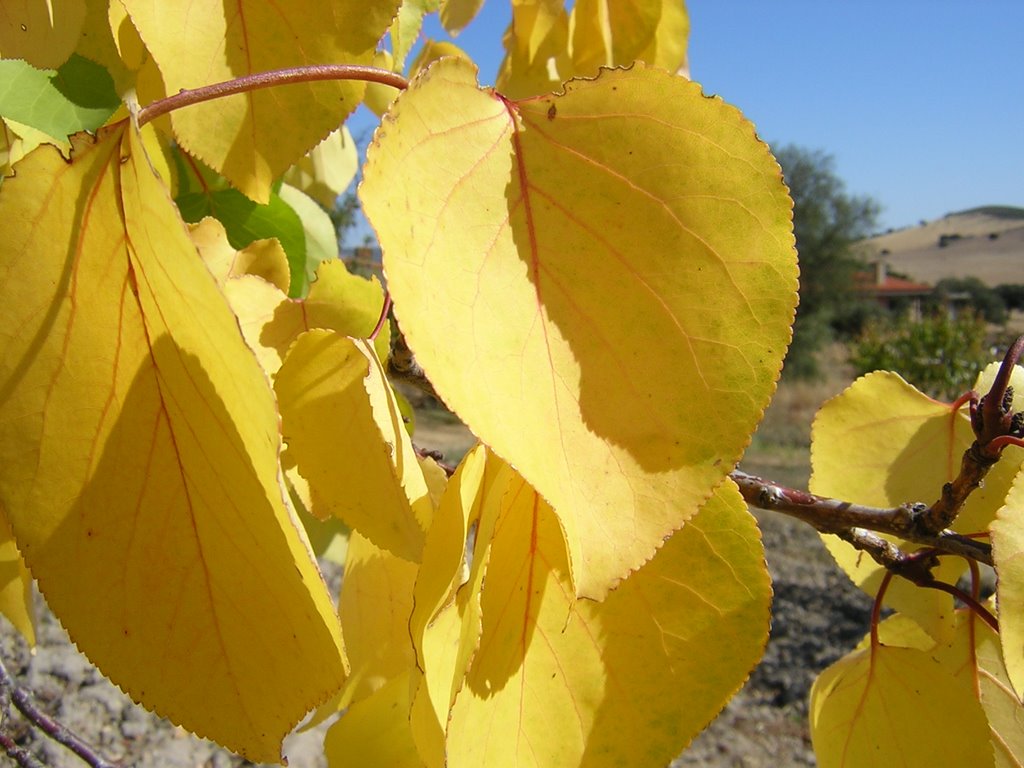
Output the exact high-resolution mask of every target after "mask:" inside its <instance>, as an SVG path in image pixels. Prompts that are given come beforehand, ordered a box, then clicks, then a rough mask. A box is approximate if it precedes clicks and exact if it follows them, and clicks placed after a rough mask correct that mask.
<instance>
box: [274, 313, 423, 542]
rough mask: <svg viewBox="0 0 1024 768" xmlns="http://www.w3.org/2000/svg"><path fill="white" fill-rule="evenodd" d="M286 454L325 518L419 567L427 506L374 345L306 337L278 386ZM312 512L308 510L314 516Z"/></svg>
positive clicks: (318, 334)
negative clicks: (332, 517) (336, 520)
mask: <svg viewBox="0 0 1024 768" xmlns="http://www.w3.org/2000/svg"><path fill="white" fill-rule="evenodd" d="M275 388H276V390H277V396H278V401H279V403H280V408H281V421H282V426H281V429H282V432H283V434H284V439H285V442H286V443H287V444H288V453H289V454H290V455H291V456H292V457H293V458H294V460H295V462H296V466H297V467H298V470H299V473H300V474H301V475H302V476H303V477H304V478H305V479H306V480H307V481H308V482H309V484H310V487H311V489H312V491H313V497H314V499H315V500H317V501H319V502H320V503H322V504H323V505H324V510H323V511H322V512H318V513H317V514H318V515H319V516H321V517H322V516H324V515H323V512H329V513H330V514H332V515H335V516H337V517H340V518H341V519H342V520H344V521H345V523H346V524H348V525H350V526H351V527H352V528H355V529H356V530H357V531H359V532H360V533H362V534H363V535H364V536H366V538H368V539H369V540H370V541H372V542H373V543H374V544H376V545H377V546H378V547H380V548H382V549H387V550H389V551H390V552H393V553H394V554H396V555H398V556H399V557H403V558H405V559H406V560H410V561H414V562H418V561H419V559H420V556H421V554H422V551H423V540H424V535H425V534H424V531H425V530H426V527H427V526H428V525H429V523H430V516H431V511H432V510H431V502H430V497H429V494H428V490H427V485H426V482H425V481H424V479H423V472H422V470H420V467H419V463H418V462H417V461H416V453H415V451H414V450H413V447H412V443H411V442H410V441H409V435H408V434H407V433H406V431H405V427H404V425H403V423H402V417H401V414H400V413H399V412H398V406H397V403H396V402H395V398H394V394H393V393H392V391H391V388H390V386H389V385H388V383H387V381H386V379H385V377H384V371H383V368H382V366H381V363H380V361H379V360H378V359H377V355H376V353H375V352H374V349H373V346H372V344H371V343H370V342H368V341H363V340H356V339H351V338H347V337H345V336H342V335H340V334H338V333H335V332H333V331H327V330H312V331H307V332H306V333H304V334H303V335H302V336H300V337H299V338H298V339H297V340H296V342H295V343H294V344H293V345H292V348H291V351H290V352H289V353H288V357H287V359H286V360H285V362H284V365H282V366H281V370H280V371H278V373H277V377H276V379H275ZM314 511H315V510H314Z"/></svg>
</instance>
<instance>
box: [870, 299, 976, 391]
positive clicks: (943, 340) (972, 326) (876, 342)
mask: <svg viewBox="0 0 1024 768" xmlns="http://www.w3.org/2000/svg"><path fill="white" fill-rule="evenodd" d="M989 359H990V354H989V351H988V349H987V346H986V344H985V320H984V318H983V317H981V316H979V315H976V314H974V313H964V314H962V315H960V316H959V317H957V318H951V317H950V316H949V315H948V314H947V313H945V312H937V313H935V314H932V315H930V316H928V317H925V318H924V319H922V320H920V321H918V322H914V321H912V320H908V319H901V320H897V321H893V320H889V321H880V322H872V323H869V324H868V325H867V327H866V328H865V330H864V332H863V333H862V334H861V335H860V336H859V337H858V338H857V339H856V340H855V341H854V342H853V343H852V345H851V354H850V364H851V365H852V366H853V368H854V370H855V371H856V373H857V375H861V374H864V373H868V372H870V371H877V370H890V371H896V372H897V373H899V374H900V375H901V376H902V377H903V378H905V379H906V380H907V381H909V382H910V383H911V384H913V385H914V386H916V387H917V388H918V389H920V390H921V391H923V392H926V393H928V394H929V395H931V396H933V397H938V398H946V399H954V398H956V397H958V396H959V395H960V394H962V393H963V392H966V391H967V390H968V389H970V387H971V385H972V384H973V383H974V378H975V377H976V376H977V375H978V371H979V370H980V369H981V368H982V367H983V366H984V365H985V363H987V362H988V360H989Z"/></svg>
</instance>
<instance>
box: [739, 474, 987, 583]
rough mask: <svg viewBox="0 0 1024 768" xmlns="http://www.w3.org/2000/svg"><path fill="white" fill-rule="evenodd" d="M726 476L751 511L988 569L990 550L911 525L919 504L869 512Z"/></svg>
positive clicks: (757, 479)
mask: <svg viewBox="0 0 1024 768" xmlns="http://www.w3.org/2000/svg"><path fill="white" fill-rule="evenodd" d="M730 477H732V479H733V480H734V481H735V483H736V485H738V486H739V488H740V493H742V494H743V498H744V499H745V500H746V502H747V504H749V505H750V506H752V507H757V508H758V509H764V510H767V511H769V512H781V513H783V514H785V515H789V516H790V517H795V518H797V519H798V520H803V521H804V522H805V523H808V524H809V525H811V526H812V527H813V528H815V529H817V530H819V531H821V532H822V533H831V534H836V535H841V536H842V535H844V534H845V536H844V538H845V537H848V536H850V535H853V534H851V533H850V532H851V531H852V530H853V529H858V528H859V529H867V530H871V531H876V532H878V533H889V534H892V535H894V536H899V537H900V538H903V539H907V540H908V541H913V542H915V543H917V544H924V545H925V546H928V547H932V548H934V549H937V550H939V551H941V552H943V553H945V554H950V555H960V556H962V557H966V558H969V559H971V560H976V561H978V562H980V563H985V564H987V565H992V547H991V546H990V545H988V544H986V543H985V542H981V541H975V540H974V539H972V538H970V537H967V536H963V535H961V534H959V533H954V532H953V531H948V530H942V531H939V532H938V533H928V532H926V531H922V530H920V529H919V527H918V526H917V525H916V522H915V521H916V519H917V517H918V515H919V514H920V510H922V509H927V507H925V506H924V505H923V504H901V505H900V506H898V507H892V508H889V509H886V508H881V507H868V506H864V505H862V504H854V503H852V502H849V501H840V500H839V499H830V498H827V497H825V496H816V495H814V494H813V493H807V492H806V491H800V490H796V489H794V488H787V487H785V486H782V485H779V484H778V483H775V482H773V481H771V480H763V479H762V478H760V477H756V476H754V475H750V474H747V473H746V472H744V471H742V470H739V469H737V470H734V471H733V472H732V474H731V475H730Z"/></svg>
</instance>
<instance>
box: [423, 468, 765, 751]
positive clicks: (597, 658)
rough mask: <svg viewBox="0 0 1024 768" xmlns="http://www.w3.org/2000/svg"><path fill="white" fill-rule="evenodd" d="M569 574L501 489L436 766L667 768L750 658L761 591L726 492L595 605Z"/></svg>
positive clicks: (551, 530)
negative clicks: (475, 644) (442, 761)
mask: <svg viewBox="0 0 1024 768" xmlns="http://www.w3.org/2000/svg"><path fill="white" fill-rule="evenodd" d="M484 514H486V512H485V513H484ZM481 527H483V526H481ZM693 563H700V564H701V566H700V568H699V569H695V568H693V567H692V564H693ZM567 569H568V562H567V560H566V557H565V549H564V544H563V542H562V539H561V535H560V532H559V530H558V523H557V519H556V518H555V516H554V515H553V514H552V513H551V510H550V507H548V506H547V504H546V503H545V502H544V501H543V500H542V499H540V497H539V496H537V494H536V493H535V492H533V491H532V489H530V487H529V486H528V485H526V484H525V483H524V482H523V481H522V480H521V479H518V478H513V479H512V480H511V482H510V484H509V487H508V490H507V491H506V493H505V494H504V497H503V499H502V501H501V509H500V513H499V516H498V518H497V521H496V525H495V528H494V535H493V538H492V540H491V545H490V554H489V562H488V564H487V566H486V577H485V579H484V581H483V592H482V596H481V610H482V617H483V621H482V635H481V637H480V644H479V648H478V649H477V651H476V653H475V654H474V656H473V660H472V665H471V667H470V669H469V672H468V675H467V677H466V681H465V683H464V684H463V686H462V688H461V690H459V691H458V693H457V694H456V696H455V705H454V708H453V709H452V714H451V720H450V722H449V723H448V747H447V748H448V764H449V765H452V766H473V765H487V766H499V767H500V766H524V765H536V766H551V767H552V768H554V767H555V766H564V765H581V766H646V765H662V764H667V763H668V762H670V761H671V760H672V758H673V757H674V756H675V755H677V754H678V753H679V752H680V751H681V750H682V749H683V748H684V747H685V746H686V744H687V743H688V742H689V740H690V739H692V738H693V737H694V736H695V735H696V734H697V733H698V732H699V731H700V730H701V729H702V728H703V727H704V726H705V725H706V724H707V723H708V722H709V721H710V720H711V719H712V718H713V717H714V716H715V715H716V714H717V713H718V711H719V710H720V709H721V708H722V707H723V706H724V704H725V702H726V701H727V700H728V698H729V697H730V696H731V695H732V694H733V693H734V692H735V691H736V690H737V689H738V688H739V686H740V685H741V684H742V682H743V681H744V680H745V679H746V676H747V674H748V672H749V670H750V669H751V667H752V666H753V665H754V664H755V663H756V661H757V660H758V659H759V658H760V656H761V652H762V651H763V648H764V643H765V642H766V640H767V631H768V609H769V603H770V588H769V584H768V576H767V572H766V569H765V565H764V559H763V550H762V547H761V543H760V537H759V534H758V531H757V528H756V525H755V524H754V521H753V518H752V517H751V516H750V514H749V513H748V512H747V510H746V508H745V505H744V504H743V501H742V499H741V498H740V496H739V493H738V492H737V490H736V488H735V486H733V485H732V484H731V483H727V484H726V485H723V486H722V487H721V488H720V489H719V491H718V492H717V493H716V495H715V496H713V497H712V499H711V500H710V501H709V502H708V503H707V505H706V506H705V507H704V508H703V509H702V510H701V512H700V513H699V514H698V515H697V516H696V517H695V518H694V519H693V520H691V521H690V522H689V523H688V524H687V525H686V526H685V527H684V528H683V529H682V530H681V531H680V532H678V533H677V534H676V535H675V536H673V537H672V538H671V539H670V540H669V541H667V542H666V543H665V545H664V547H663V548H662V549H661V550H660V551H659V552H658V554H657V555H656V556H655V558H654V559H653V560H652V561H651V562H650V563H648V564H647V565H645V566H644V567H643V568H641V569H640V570H639V571H637V572H636V573H634V574H632V575H631V576H630V577H629V579H627V580H626V581H625V582H623V583H622V584H621V585H620V586H619V587H618V588H617V589H616V590H615V591H614V592H612V593H611V594H610V595H609V596H608V597H607V599H606V600H605V601H604V602H603V603H594V602H592V601H590V600H577V599H576V598H575V596H574V594H573V592H572V589H571V583H570V581H569V579H568V578H567ZM428 675H429V667H428ZM623 732H626V733H629V734H630V738H629V739H622V738H621V734H622V733H623Z"/></svg>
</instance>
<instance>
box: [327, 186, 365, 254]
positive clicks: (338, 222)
mask: <svg viewBox="0 0 1024 768" xmlns="http://www.w3.org/2000/svg"><path fill="white" fill-rule="evenodd" d="M358 211H359V199H358V198H357V197H356V196H355V193H354V192H346V193H345V194H344V195H341V196H340V197H338V199H337V200H335V201H334V208H332V209H331V210H330V211H328V212H327V214H328V215H329V216H330V217H331V222H332V223H333V224H334V231H335V232H337V233H338V242H339V243H341V242H344V241H345V233H346V232H348V230H350V229H352V227H354V226H355V225H356V213H358Z"/></svg>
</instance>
